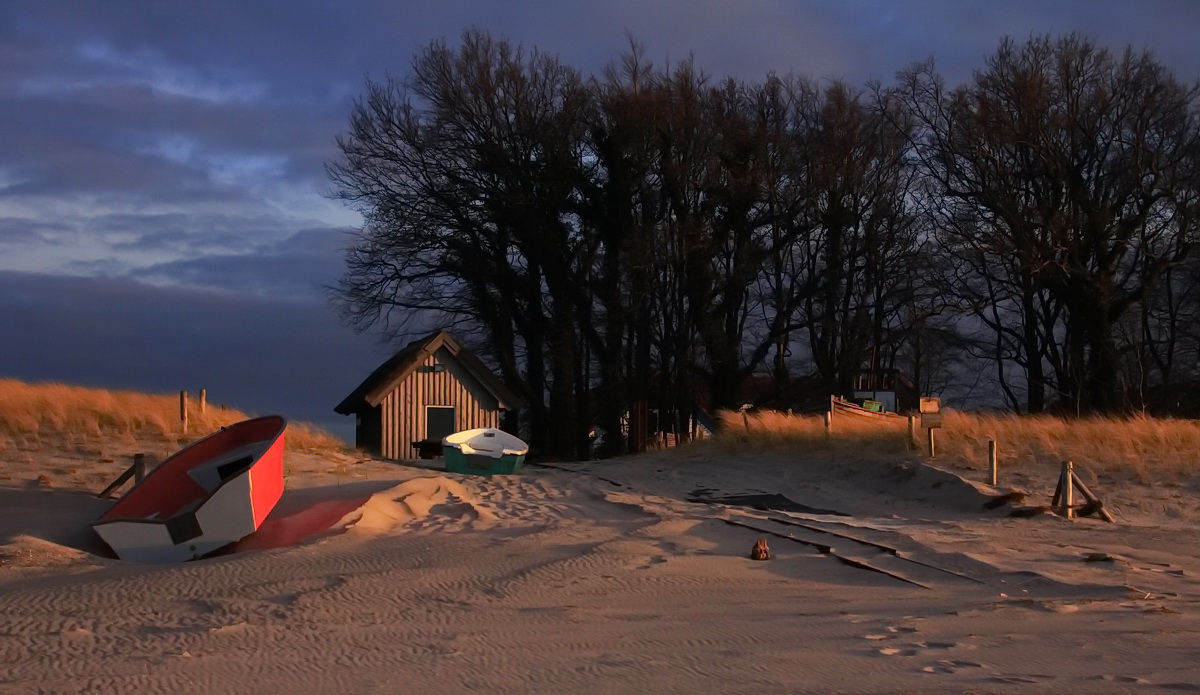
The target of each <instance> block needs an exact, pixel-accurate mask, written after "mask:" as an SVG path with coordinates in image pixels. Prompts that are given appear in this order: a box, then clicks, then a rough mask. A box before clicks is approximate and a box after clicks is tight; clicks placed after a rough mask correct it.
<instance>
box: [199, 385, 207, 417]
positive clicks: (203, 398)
mask: <svg viewBox="0 0 1200 695" xmlns="http://www.w3.org/2000/svg"><path fill="white" fill-rule="evenodd" d="M207 400H208V389H200V403H199V405H200V414H201V415H203V414H204V406H205V404H206V403H205V402H206V401H207Z"/></svg>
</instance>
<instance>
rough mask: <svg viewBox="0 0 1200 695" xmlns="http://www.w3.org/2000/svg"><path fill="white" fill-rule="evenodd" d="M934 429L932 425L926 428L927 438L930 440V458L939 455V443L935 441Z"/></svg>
mask: <svg viewBox="0 0 1200 695" xmlns="http://www.w3.org/2000/svg"><path fill="white" fill-rule="evenodd" d="M933 429H934V428H932V427H926V428H925V438H926V439H927V440H928V442H929V458H933V457H934V456H937V443H936V442H935V441H934V437H933Z"/></svg>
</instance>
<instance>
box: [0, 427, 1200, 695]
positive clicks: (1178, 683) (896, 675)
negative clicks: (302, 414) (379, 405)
mask: <svg viewBox="0 0 1200 695" xmlns="http://www.w3.org/2000/svg"><path fill="white" fill-rule="evenodd" d="M730 417H731V418H736V421H735V422H734V423H733V424H734V425H736V423H737V422H742V423H743V428H742V429H741V430H740V431H738V430H737V428H736V426H731V427H729V428H728V432H727V433H726V434H725V435H724V436H723V437H721V438H719V439H717V440H715V441H711V442H706V443H699V444H694V445H689V446H684V447H681V448H679V449H675V450H664V451H655V452H650V453H647V454H642V455H639V456H631V457H624V458H619V459H615V460H611V461H605V462H590V463H563V464H555V466H557V467H555V468H545V467H537V466H529V467H527V468H526V469H525V470H524V471H523V472H522V473H521V474H520V475H516V476H507V477H497V478H491V479H488V478H482V477H468V476H459V475H454V474H448V473H445V472H441V471H436V470H431V469H428V468H420V467H415V466H405V465H400V464H396V463H390V462H382V461H374V460H368V459H363V458H360V457H356V456H350V455H346V454H342V453H338V452H336V451H333V450H331V449H315V448H314V449H310V450H309V451H296V450H293V451H290V452H288V454H287V458H286V466H287V471H288V478H287V486H288V487H287V491H286V492H285V493H284V497H283V500H282V501H281V502H280V504H279V506H278V507H277V508H276V510H275V512H274V513H273V514H272V516H271V518H270V519H268V522H267V523H266V524H265V525H264V527H263V529H262V530H261V531H260V533H259V534H256V535H255V536H251V537H250V538H248V539H246V540H244V541H243V542H242V543H241V544H240V547H239V550H240V552H235V553H231V554H225V555H222V556H220V557H215V558H211V559H206V560H201V561H197V562H191V563H186V564H181V565H169V566H164V565H156V566H151V565H136V564H131V563H125V562H121V561H118V560H114V559H111V558H110V557H108V556H107V555H108V554H107V552H106V550H105V549H104V548H103V547H102V545H101V544H100V542H99V540H98V539H97V538H96V537H95V536H94V534H93V533H92V531H91V530H90V528H89V527H88V523H89V522H90V521H91V520H92V519H94V518H95V517H96V516H97V515H99V514H100V513H101V512H102V511H103V510H104V509H105V508H106V507H107V505H108V504H109V503H108V502H105V501H102V500H98V499H96V498H95V497H94V494H95V492H97V491H98V490H99V489H100V488H102V487H103V485H104V483H106V482H107V481H108V480H110V479H111V478H113V477H115V476H116V474H117V473H119V472H120V470H121V469H123V468H124V466H126V465H128V456H130V455H131V454H132V453H133V452H134V451H137V450H153V448H154V447H155V446H160V447H166V448H168V449H169V448H170V447H171V446H177V444H178V443H177V442H176V441H174V440H173V439H169V438H167V435H164V434H163V433H162V432H159V433H158V434H153V435H152V434H149V433H146V432H142V433H140V434H138V433H130V432H124V433H120V432H119V433H117V434H113V430H114V428H111V427H110V428H105V427H101V428H100V429H98V430H96V431H92V432H88V433H86V434H75V435H72V437H64V436H63V434H62V433H61V432H60V433H57V434H51V433H50V432H49V430H41V431H40V433H39V434H37V435H36V436H35V435H34V434H32V433H29V432H26V433H25V434H24V435H21V434H18V433H17V432H16V430H18V429H19V428H18V427H15V426H12V425H10V426H8V429H7V430H6V437H7V439H6V441H7V444H6V446H5V447H4V448H3V450H0V692H3V693H8V692H13V693H25V692H29V693H33V692H53V693H58V692H62V693H66V692H101V693H104V692H110V693H129V692H180V693H183V692H189V693H191V692H194V693H201V692H204V693H210V692H232V693H240V692H245V693H252V692H253V693H261V692H290V693H347V692H418V693H426V692H492V693H527V692H536V693H574V692H597V693H629V692H638V693H658V692H663V693H675V692H681V693H682V692H688V693H698V692H714V693H716V692H722V693H723V692H754V693H760V692H761V693H785V692H789V693H790V692H853V693H888V692H911V693H926V692H935V693H942V692H944V693H960V692H972V693H993V692H994V693H1009V692H1011V693H1018V692H1020V693H1027V692H1054V693H1066V692H1088V693H1093V692H1111V693H1125V692H1152V691H1156V690H1158V691H1163V692H1177V691H1180V690H1183V691H1188V690H1198V689H1200V664H1198V663H1197V661H1196V659H1195V656H1196V635H1197V634H1198V633H1200V620H1198V619H1197V606H1198V605H1200V587H1198V586H1197V584H1196V582H1195V579H1194V577H1195V576H1196V573H1197V572H1200V561H1198V560H1197V549H1198V548H1200V540H1197V538H1198V534H1197V533H1196V531H1197V529H1198V527H1200V505H1198V502H1197V500H1198V497H1197V492H1198V491H1197V488H1196V483H1197V478H1196V476H1195V474H1194V473H1192V472H1191V469H1188V468H1183V467H1179V466H1176V465H1174V464H1170V465H1167V464H1162V465H1160V464H1159V463H1154V464H1153V465H1152V464H1151V463H1149V462H1146V463H1144V464H1143V465H1142V466H1141V467H1140V468H1139V467H1138V462H1137V461H1126V460H1125V458H1123V457H1129V456H1131V454H1130V453H1129V452H1130V451H1136V447H1137V446H1143V447H1144V446H1149V445H1148V444H1145V443H1142V444H1138V443H1137V442H1136V441H1135V442H1134V443H1132V444H1130V447H1131V448H1129V449H1127V450H1125V449H1122V450H1117V449H1116V448H1115V445H1113V446H1112V447H1102V446H1099V445H1095V442H1094V440H1095V438H1096V437H1099V436H1101V435H1100V434H1097V433H1096V432H1093V431H1090V430H1089V431H1088V432H1087V433H1085V435H1084V436H1077V434H1071V433H1072V432H1073V431H1074V430H1072V429H1071V427H1069V426H1065V425H1063V426H1062V427H1064V428H1065V429H1061V430H1056V429H1055V428H1056V427H1059V425H1054V424H1053V423H1052V422H1051V421H1045V422H1042V423H1041V424H1037V423H1034V425H1030V424H1029V423H1025V425H1026V426H1027V427H1032V428H1033V429H1032V430H1027V434H1028V431H1037V432H1041V433H1042V435H1044V436H1043V440H1044V442H1043V444H1041V445H1038V446H1042V447H1043V449H1042V450H1040V451H1041V453H1039V454H1037V455H1033V454H1028V453H1022V452H1023V451H1024V450H1023V449H1022V447H1025V446H1029V447H1033V446H1034V445H1033V444H1029V443H1028V442H1025V440H1023V439H1021V437H1020V436H1019V435H1018V429H1019V428H1018V424H1015V423H1008V426H1010V427H1011V428H1010V429H1008V430H1004V429H995V428H1002V427H1004V426H1006V425H1005V423H1004V422H1003V421H1002V420H997V421H995V422H991V421H988V420H987V419H985V418H976V417H974V416H955V417H962V418H964V419H962V420H961V421H959V422H958V423H957V425H956V424H955V418H954V417H948V418H947V428H946V430H945V431H943V432H942V433H941V437H942V440H941V441H942V442H944V448H943V449H942V451H941V452H940V453H939V455H938V457H937V458H936V459H934V460H933V461H932V462H930V461H928V460H926V459H924V458H923V457H921V456H920V455H918V454H917V453H915V452H912V451H910V450H909V449H908V448H907V445H906V444H905V442H904V439H903V437H902V436H900V437H896V436H893V435H888V434H880V433H878V432H875V433H870V432H858V433H853V432H849V431H846V428H843V431H842V432H841V433H840V435H837V436H833V437H829V438H825V435H824V432H823V431H822V430H821V429H820V428H819V426H815V425H813V422H814V421H805V420H801V419H791V420H788V419H785V418H783V417H782V416H760V417H758V418H757V419H756V420H752V419H751V418H747V420H745V421H743V420H742V418H741V415H732V416H730ZM771 417H777V419H776V420H770V418H771ZM971 418H974V419H971ZM745 422H750V424H751V427H750V431H746V429H745V427H744V423H745ZM1120 426H1122V423H1120V422H1119V421H1112V422H1110V423H1109V425H1108V427H1107V429H1108V430H1111V429H1113V428H1114V427H1120ZM1137 426H1138V427H1140V428H1142V429H1141V430H1139V431H1144V432H1158V434H1154V435H1153V436H1150V435H1147V436H1146V439H1145V441H1150V440H1151V439H1153V438H1155V437H1157V441H1159V445H1158V446H1159V449H1158V450H1157V452H1158V453H1155V452H1148V455H1149V456H1159V458H1165V457H1166V455H1165V454H1162V451H1163V450H1164V449H1163V447H1169V446H1172V445H1171V444H1170V442H1173V441H1181V442H1185V441H1188V440H1186V437H1185V435H1184V434H1180V433H1179V432H1182V430H1180V431H1179V432H1176V433H1174V434H1171V433H1169V432H1167V431H1166V430H1162V431H1160V430H1158V429H1155V428H1158V427H1160V426H1161V427H1168V428H1169V427H1172V426H1174V424H1173V423H1166V424H1161V425H1160V424H1157V423H1151V422H1145V423H1142V424H1140V425H1137ZM1180 426H1181V427H1188V426H1190V425H1189V424H1186V423H1185V424H1184V425H1180ZM955 427H957V429H955ZM789 428H790V429H791V430H792V431H791V433H790V434H787V433H785V432H784V431H785V430H788V429H789ZM973 428H978V429H977V430H976V429H973ZM989 428H992V429H989ZM1014 428H1017V429H1014ZM115 429H116V430H119V429H120V428H119V427H117V428H115ZM168 429H169V427H168ZM1104 430H1105V428H1103V427H1102V428H1099V429H1098V430H1097V432H1099V431H1104ZM1131 431H1132V430H1131ZM769 432H771V433H774V434H769ZM805 432H807V434H806V433H805ZM1164 432H1167V433H1164ZM1109 434H1112V433H1111V432H1110V433H1109ZM1039 436H1041V435H1039ZM1113 436H1120V435H1115V434H1114V435H1113ZM1125 436H1126V439H1127V440H1131V441H1132V440H1133V439H1136V438H1135V437H1133V436H1132V435H1131V434H1130V433H1129V432H1126V435H1125ZM991 437H998V438H1000V439H1001V440H1002V441H1001V444H1002V451H1004V452H1007V453H1006V455H1005V458H1003V459H1002V469H1001V483H1002V485H1001V486H1000V489H993V488H990V487H988V486H987V485H984V484H983V483H982V482H981V481H983V480H984V478H985V477H986V476H985V473H984V470H985V465H984V460H983V454H981V453H980V452H979V450H978V448H977V445H978V443H979V442H983V444H984V445H986V441H987V439H988V438H991ZM1073 437H1076V439H1073ZM1005 439H1007V440H1009V443H1008V444H1004V440H1005ZM1034 439H1036V437H1035V438H1030V441H1033V440H1034ZM68 440H70V441H68ZM1077 440H1078V443H1076V442H1077ZM1086 441H1093V444H1094V446H1093V448H1092V449H1089V450H1087V451H1084V448H1085V447H1084V442H1086ZM1137 441H1141V440H1137ZM1022 442H1025V443H1022ZM1052 445H1053V446H1060V447H1066V448H1065V449H1053V448H1047V447H1051V446H1052ZM1105 448H1108V449H1111V451H1110V452H1109V453H1108V454H1106V453H1105V451H1104V449H1105ZM1030 451H1032V448H1031V449H1030ZM1072 451H1077V452H1078V456H1076V457H1075V458H1077V459H1078V460H1079V466H1080V468H1081V469H1082V471H1083V475H1085V477H1086V479H1087V480H1088V481H1089V485H1090V486H1091V487H1092V489H1093V490H1094V491H1095V492H1096V493H1097V494H1098V495H1100V496H1101V497H1103V498H1104V500H1105V503H1106V506H1107V508H1108V509H1110V510H1111V511H1112V512H1113V513H1114V514H1115V515H1116V517H1117V520H1118V523H1117V524H1106V523H1104V522H1102V521H1099V520H1096V519H1092V518H1086V519H1077V520H1071V521H1068V520H1066V519H1062V518H1060V517H1058V516H1054V515H1051V514H1040V515H1037V516H1033V517H1031V518H1016V517H1011V516H1009V512H1010V511H1011V509H1012V508H1011V506H1009V505H1002V506H1000V507H998V508H995V509H990V510H989V509H984V503H985V502H987V501H989V500H990V499H992V498H993V497H994V496H995V495H997V494H999V493H1001V492H1006V491H1008V489H1009V488H1010V487H1015V488H1018V489H1020V490H1022V491H1024V492H1026V493H1028V497H1027V498H1026V499H1025V501H1024V503H1023V504H1025V505H1029V506H1037V505H1046V504H1048V503H1049V499H1050V495H1051V494H1052V492H1053V488H1054V478H1055V475H1056V474H1057V464H1056V463H1055V461H1054V459H1056V458H1059V457H1063V456H1066V455H1069V454H1071V453H1072ZM1106 456H1107V457H1108V458H1105V457H1106ZM738 495H740V496H743V497H749V498H750V499H755V498H757V499H759V500H770V499H771V498H767V497H763V496H766V495H783V496H785V497H786V498H787V499H788V500H791V501H792V502H795V503H798V504H801V505H806V506H808V507H812V508H816V509H818V510H823V511H824V512H826V513H811V512H810V513H802V512H794V511H793V512H786V511H772V510H766V509H755V508H752V507H744V506H733V505H728V504H723V503H718V502H713V501H711V500H716V499H721V498H728V497H731V496H738ZM755 496H757V497H755ZM774 499H775V501H776V502H777V501H778V498H774ZM706 500H708V501H706ZM830 512H839V513H840V514H837V515H835V514H832V513H830ZM730 522H732V523H730ZM785 522H786V523H785ZM775 534H781V535H782V536H787V535H789V534H790V535H791V536H793V537H794V539H795V540H788V539H785V538H783V537H781V536H780V535H775ZM759 538H766V539H767V541H768V543H769V544H770V549H771V552H772V556H773V557H772V559H771V560H769V561H766V562H756V561H753V560H751V559H750V558H749V554H750V550H751V547H752V546H753V545H754V543H755V541H756V540H758V539H759Z"/></svg>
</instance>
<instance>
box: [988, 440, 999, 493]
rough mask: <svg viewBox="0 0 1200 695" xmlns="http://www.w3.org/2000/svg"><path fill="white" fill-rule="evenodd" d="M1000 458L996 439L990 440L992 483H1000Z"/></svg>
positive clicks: (990, 473) (989, 470) (989, 478)
mask: <svg viewBox="0 0 1200 695" xmlns="http://www.w3.org/2000/svg"><path fill="white" fill-rule="evenodd" d="M999 458H1000V455H999V452H998V451H997V446H996V440H995V439H989V440H988V480H989V482H990V483H991V484H992V485H998V484H999V482H1000V466H999V461H998V459H999Z"/></svg>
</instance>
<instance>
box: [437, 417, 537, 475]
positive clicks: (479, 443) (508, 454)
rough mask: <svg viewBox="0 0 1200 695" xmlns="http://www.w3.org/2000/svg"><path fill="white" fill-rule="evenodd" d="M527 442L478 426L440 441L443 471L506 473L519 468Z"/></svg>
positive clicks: (487, 473) (480, 473) (500, 431)
mask: <svg viewBox="0 0 1200 695" xmlns="http://www.w3.org/2000/svg"><path fill="white" fill-rule="evenodd" d="M528 452H529V445H528V444H526V443H525V442H523V441H521V440H520V439H518V438H517V437H515V436H513V435H511V434H509V433H508V432H505V431H503V430H498V429H493V428H491V427H482V428H480V429H475V430H465V431H463V432H455V433H454V434H452V435H450V436H448V437H446V438H445V439H443V440H442V454H443V455H444V456H445V457H446V470H448V471H450V472H451V473H469V474H475V475H497V474H500V475H506V474H510V473H516V472H517V471H519V470H521V464H522V463H524V462H525V454H527V453H528Z"/></svg>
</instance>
